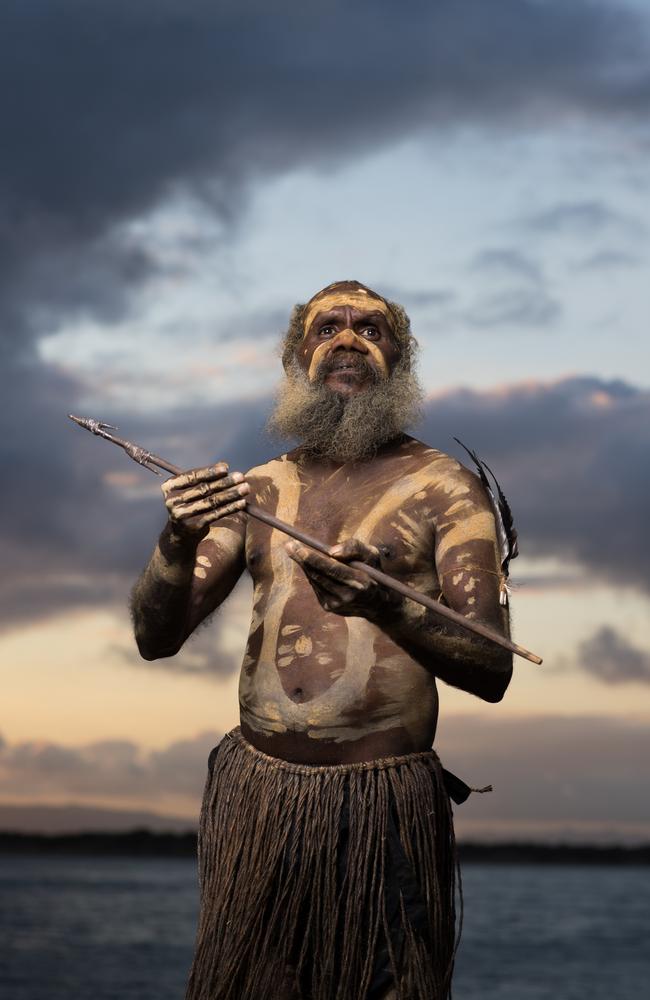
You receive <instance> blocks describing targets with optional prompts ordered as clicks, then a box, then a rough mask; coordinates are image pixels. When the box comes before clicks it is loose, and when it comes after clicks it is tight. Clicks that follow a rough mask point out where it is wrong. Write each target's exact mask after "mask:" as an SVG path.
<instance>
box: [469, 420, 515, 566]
mask: <svg viewBox="0 0 650 1000" xmlns="http://www.w3.org/2000/svg"><path fill="white" fill-rule="evenodd" d="M454 441H456V442H457V443H458V444H459V445H460V446H461V448H463V449H464V451H466V452H467V454H468V455H469V457H470V458H471V459H472V461H473V462H474V465H475V466H476V471H477V472H478V475H479V477H480V480H481V482H482V483H483V486H484V487H485V489H486V490H487V494H488V496H489V498H490V502H491V504H492V508H493V510H494V516H495V519H496V522H497V534H498V536H499V542H500V544H501V568H502V570H503V572H504V574H505V575H506V576H507V575H508V568H509V565H510V560H511V559H515V558H516V556H518V555H519V546H518V543H517V529H516V528H515V525H514V519H513V516H512V509H511V507H510V504H509V503H508V501H507V499H506V496H505V494H504V492H503V490H502V489H501V486H500V485H499V482H498V480H497V478H496V476H495V475H494V473H493V472H492V469H491V468H490V467H489V465H487V464H486V463H485V462H483V461H482V460H481V459H480V458H479V457H478V455H477V454H476V452H475V451H472V449H471V448H468V447H467V445H466V444H463V442H462V441H460V440H459V438H457V437H455V438H454ZM486 471H487V472H489V474H490V475H491V477H492V479H493V481H494V486H495V487H496V496H495V492H494V489H493V487H492V485H491V483H490V480H489V479H488V477H487V475H486Z"/></svg>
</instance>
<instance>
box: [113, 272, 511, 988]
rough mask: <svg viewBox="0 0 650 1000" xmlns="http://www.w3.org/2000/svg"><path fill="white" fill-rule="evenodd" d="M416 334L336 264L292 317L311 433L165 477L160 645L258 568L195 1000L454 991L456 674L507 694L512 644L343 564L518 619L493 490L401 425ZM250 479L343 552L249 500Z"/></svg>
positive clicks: (481, 612) (204, 879)
mask: <svg viewBox="0 0 650 1000" xmlns="http://www.w3.org/2000/svg"><path fill="white" fill-rule="evenodd" d="M413 349H414V341H413V338H412V336H411V334H410V329H409V321H408V317H407V316H406V314H405V313H404V311H403V309H402V308H401V307H400V306H398V305H397V304H395V303H392V302H389V301H387V300H386V299H384V298H382V296H380V295H378V294H377V293H376V292H373V291H372V290H370V289H369V288H366V287H364V286H363V285H361V284H359V283H358V282H352V281H349V282H337V283H336V284H334V285H329V286H328V287H327V288H325V289H323V290H322V291H320V292H318V293H317V294H316V295H315V296H314V297H313V298H312V299H311V300H310V301H309V302H308V303H307V305H305V306H297V307H296V308H295V309H294V312H293V314H292V318H291V324H290V327H289V330H288V332H287V334H286V337H285V341H284V352H283V363H284V367H285V372H286V378H285V381H284V383H283V386H282V388H281V391H280V394H279V398H278V401H277V405H276V409H275V413H274V415H273V417H272V420H271V424H272V426H273V427H274V428H275V430H277V431H279V432H280V433H282V434H283V435H291V436H294V437H296V438H298V440H299V441H300V444H299V446H298V447H297V448H295V449H294V450H293V451H291V452H289V453H288V454H286V455H282V456H280V457H279V458H276V459H273V460H272V461H270V462H268V463H267V464H266V465H263V466H261V467H259V468H256V469H252V470H251V471H250V472H249V473H247V474H246V476H244V475H242V474H241V473H230V474H229V472H228V468H227V466H226V465H225V464H223V463H219V464H217V465H215V466H211V467H208V468H203V469H195V470H192V471H190V472H188V473H186V474H184V475H181V476H177V477H175V478H173V479H170V480H168V481H167V482H166V483H165V484H164V485H163V493H164V495H165V502H166V505H167V510H168V513H169V520H168V523H167V525H166V527H165V529H164V531H163V533H162V535H161V537H160V540H159V542H158V546H157V548H156V550H155V552H154V554H153V556H152V559H151V562H150V563H149V565H148V567H147V569H146V570H145V572H144V574H143V576H142V577H141V579H140V580H139V581H138V583H137V584H136V587H135V590H134V596H133V613H134V621H135V631H136V637H137V641H138V646H139V649H140V651H141V653H142V655H143V656H144V657H145V658H147V659H154V658H156V657H161V656H171V655H174V654H175V653H176V652H177V651H178V650H179V649H180V647H181V646H182V644H183V642H184V641H185V639H186V638H187V637H188V636H189V635H190V634H191V632H192V631H193V630H194V629H195V628H196V626H197V625H198V624H199V623H200V622H201V621H202V620H203V619H204V618H205V617H206V616H207V615H209V614H210V613H211V612H212V611H214V609H215V608H216V607H218V606H219V605H220V604H221V602H222V601H223V600H224V599H225V598H226V597H227V596H228V594H229V593H230V591H231V590H232V588H233V587H234V585H235V583H236V582H237V580H238V579H239V577H240V575H241V574H242V572H243V571H244V569H245V568H248V570H249V572H250V573H251V576H252V578H253V581H254V585H255V591H254V606H253V616H252V621H251V627H250V634H249V638H248V645H247V649H246V654H245V657H244V662H243V666H242V672H241V681H240V708H241V728H238V729H237V730H234V731H233V733H231V734H228V735H227V736H226V737H225V738H224V740H223V741H222V743H220V744H219V746H218V747H216V748H215V750H213V752H212V754H211V755H210V761H209V774H208V780H207V784H206V789H205V796H204V802H203V808H202V814H201V824H200V834H199V874H200V883H201V914H200V919H199V929H198V937H197V946H196V954H195V958H194V964H193V968H192V973H191V976H190V985H189V988H188V993H187V998H188V1000H222V998H223V1000H225V998H229V1000H230V998H231V1000H271V998H283V1000H284V998H287V1000H288V998H297V997H302V998H307V997H309V998H313V1000H363V998H366V1000H379V998H380V997H383V998H388V997H394V998H399V1000H407V998H408V1000H432V998H433V1000H443V998H446V997H447V996H448V995H449V987H450V979H451V970H452V964H453V952H454V938H455V930H454V864H455V853H454V841H453V829H452V822H451V810H450V806H449V796H448V794H447V790H446V787H445V780H444V775H443V772H442V770H441V767H440V763H439V761H438V758H437V756H436V754H435V753H434V751H433V750H432V749H431V746H432V743H433V739H434V736H435V731H436V722H437V714H438V696H437V691H436V679H437V678H440V679H442V680H444V681H446V682H447V683H449V684H452V685H454V686H455V687H459V688H462V689H463V690H465V691H468V692H470V693H472V694H474V695H478V696H479V697H480V698H483V699H485V700H487V701H492V702H496V701H499V700H500V699H501V698H502V696H503V694H504V691H505V689H506V687H507V686H508V683H509V681H510V676H511V672H512V661H511V656H510V654H509V653H506V652H505V651H504V650H502V649H501V648H499V647H497V646H494V645H492V644H490V643H488V642H486V641H485V640H482V639H481V638H480V637H478V636H475V635H473V634H470V633H469V632H467V631H465V630H463V629H460V628H456V627H454V626H451V625H450V624H447V623H445V622H444V620H443V619H441V618H440V617H439V616H436V615H435V614H433V613H431V612H430V611H428V610H426V609H425V608H423V607H422V606H421V605H419V604H415V603H414V602H412V601H410V600H409V599H404V598H401V597H399V596H397V595H395V594H394V592H392V591H390V592H389V591H388V590H387V589H385V588H383V587H382V586H380V585H377V584H376V583H374V582H373V581H372V580H370V579H369V578H368V577H367V576H366V575H365V574H364V573H363V572H361V571H359V570H357V569H354V568H352V567H351V566H349V565H347V564H348V563H349V562H350V561H352V560H362V561H365V562H368V563H371V564H374V565H381V567H382V568H383V569H384V570H386V571H387V572H388V573H390V574H392V575H393V576H396V577H398V578H400V579H402V580H404V581H406V582H408V583H409V584H412V585H413V586H414V587H416V588H417V589H418V590H421V591H425V592H426V593H428V594H430V595H433V596H434V597H436V598H438V599H439V600H440V601H442V602H445V603H446V604H448V605H449V606H451V607H452V608H455V609H456V610H457V611H459V612H461V613H463V614H464V615H465V616H466V617H468V618H476V619H478V620H480V621H483V622H485V623H487V624H488V625H490V626H491V627H492V628H496V629H498V630H500V631H501V632H502V633H504V634H505V633H506V632H507V628H508V623H507V613H506V611H505V609H504V608H503V607H502V606H501V604H500V600H499V593H500V587H501V585H502V583H503V580H502V575H501V564H500V559H499V554H498V544H497V538H496V533H495V519H494V514H493V511H492V507H491V505H490V502H489V499H488V497H487V494H486V493H485V491H484V489H483V487H482V486H481V483H480V481H479V479H478V478H477V477H476V476H475V475H474V474H473V473H470V472H468V471H467V470H466V469H464V468H463V467H462V466H461V465H460V464H459V463H458V462H456V461H455V460H454V459H452V458H449V457H448V456H446V455H444V454H442V453H441V452H439V451H436V450H434V449H432V448H430V447H428V446H427V445H425V444H423V443H422V442H420V441H417V440H415V439H414V438H412V437H410V436H408V435H406V434H405V433H404V428H405V426H407V425H408V424H409V422H411V421H412V419H413V418H414V417H415V415H416V412H417V408H418V406H419V403H420V400H421V391H420V389H419V386H418V383H417V381H416V379H415V377H414V375H413V373H412V356H413ZM247 498H250V499H251V500H253V499H254V501H255V503H256V504H257V505H258V506H261V507H262V508H264V509H265V510H267V511H269V512H270V513H273V514H276V515H277V516H278V517H280V518H281V519H282V520H284V521H288V522H290V523H292V524H294V525H296V526H297V527H299V528H301V529H303V530H304V531H306V532H311V533H312V534H313V535H315V536H317V537H319V538H320V539H322V540H323V541H325V542H326V543H328V544H329V545H330V546H331V549H330V552H331V557H329V556H325V555H322V554H320V553H318V552H316V551H314V550H312V549H310V548H309V547H307V546H305V545H302V544H300V543H297V542H295V541H287V538H286V536H285V535H283V534H281V533H280V532H279V531H277V530H273V529H271V528H270V527H269V526H267V525H266V524H263V523H261V522H258V521H255V520H253V519H247V518H246V515H245V513H244V511H245V506H246V502H247ZM456 780H458V779H456Z"/></svg>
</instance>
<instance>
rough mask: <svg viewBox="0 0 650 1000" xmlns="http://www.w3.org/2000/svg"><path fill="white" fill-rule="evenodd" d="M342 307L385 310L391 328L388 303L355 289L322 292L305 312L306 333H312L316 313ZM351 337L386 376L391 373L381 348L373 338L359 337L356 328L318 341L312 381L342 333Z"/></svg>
mask: <svg viewBox="0 0 650 1000" xmlns="http://www.w3.org/2000/svg"><path fill="white" fill-rule="evenodd" d="M339 306H352V308H354V309H360V310H364V311H370V310H372V311H374V312H380V313H382V314H383V315H384V316H385V317H386V319H387V320H388V324H389V326H390V327H391V329H392V323H391V316H390V310H389V309H388V306H387V305H386V303H385V302H382V300H381V299H377V298H375V296H374V295H369V294H368V292H365V291H362V290H360V291H352V292H331V293H330V294H328V295H323V296H322V297H321V298H318V299H315V300H314V301H313V302H312V303H311V304H310V305H309V307H308V309H307V313H306V315H305V321H304V327H305V336H307V333H308V332H309V329H310V328H311V325H312V323H313V322H314V319H315V318H316V316H318V315H319V314H320V313H327V312H330V311H331V310H332V309H335V308H337V307H339ZM344 335H345V336H347V337H349V336H350V335H352V337H353V338H354V339H355V340H358V341H360V342H361V344H363V348H364V349H365V350H366V351H367V352H368V353H369V354H370V355H371V356H372V358H373V360H374V362H375V365H376V367H377V368H378V369H379V371H380V372H381V373H382V374H383V375H384V376H386V375H388V363H387V361H386V358H385V357H384V355H383V353H382V351H381V350H380V349H379V347H378V346H377V345H376V344H374V343H373V342H372V341H371V340H366V339H365V338H364V337H359V335H358V334H357V333H355V332H354V330H342V331H341V332H340V333H338V334H337V335H336V336H335V337H332V338H331V339H330V340H326V341H324V342H323V343H322V344H319V345H318V347H317V348H316V350H315V351H314V353H313V355H312V358H311V362H310V365H309V372H308V378H309V381H310V382H313V381H314V379H315V377H316V371H317V369H318V366H319V364H320V362H321V361H322V359H323V358H324V357H325V355H327V354H328V353H329V352H330V351H331V350H332V349H333V348H334V347H336V346H337V343H338V341H339V338H340V337H342V336H344Z"/></svg>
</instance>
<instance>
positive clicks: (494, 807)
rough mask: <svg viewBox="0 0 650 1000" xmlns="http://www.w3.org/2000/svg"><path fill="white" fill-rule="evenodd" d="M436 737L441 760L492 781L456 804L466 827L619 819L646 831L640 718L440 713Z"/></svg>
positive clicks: (600, 824) (648, 802) (649, 743)
mask: <svg viewBox="0 0 650 1000" xmlns="http://www.w3.org/2000/svg"><path fill="white" fill-rule="evenodd" d="M506 697H507V695H506ZM436 742H437V747H438V752H439V754H440V756H441V759H442V761H443V764H444V765H445V767H447V768H449V769H450V770H451V771H453V772H454V773H457V774H458V775H459V776H460V777H462V778H463V779H464V780H465V781H467V782H468V783H469V784H470V785H472V786H478V787H482V786H483V785H486V784H488V783H492V784H493V786H494V791H493V792H492V793H491V794H486V795H475V796H472V797H471V798H470V800H469V801H468V802H467V803H466V804H465V805H464V806H463V807H462V808H459V809H458V810H457V819H458V820H459V821H460V823H461V824H465V823H466V824H467V825H468V828H469V827H471V826H472V825H473V824H478V825H479V828H480V826H481V825H484V826H485V827H488V826H489V825H490V824H491V823H497V824H499V826H500V827H501V828H502V829H503V827H505V828H506V830H507V828H508V827H509V826H512V827H513V828H517V827H518V826H521V828H522V829H524V830H529V831H530V830H531V828H532V829H533V830H535V829H538V830H541V829H545V828H546V829H548V830H549V831H552V830H553V829H557V828H558V827H564V828H570V827H571V826H575V827H576V828H581V829H582V830H583V831H585V832H589V831H590V830H591V831H593V832H594V833H595V832H597V831H602V830H606V829H608V828H610V829H614V830H615V828H616V827H617V826H621V827H628V828H636V829H637V830H643V831H645V838H646V839H647V837H648V834H650V794H649V793H650V786H649V784H648V774H647V767H646V763H645V762H646V761H647V760H648V755H649V754H650V728H649V727H648V725H647V723H646V722H635V721H627V720H619V719H613V718H603V717H589V716H561V715H548V716H521V717H519V718H508V717H504V716H501V715H499V713H498V712H495V713H493V714H488V715H481V716H478V715H477V716H474V715H466V716H465V715H463V716H447V717H444V715H443V717H442V720H441V723H440V729H439V734H438V737H437V741H436ZM462 828H463V827H462V825H461V829H462Z"/></svg>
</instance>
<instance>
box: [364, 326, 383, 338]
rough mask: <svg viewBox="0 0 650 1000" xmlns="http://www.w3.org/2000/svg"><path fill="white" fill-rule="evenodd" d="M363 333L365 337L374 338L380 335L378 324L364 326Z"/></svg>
mask: <svg viewBox="0 0 650 1000" xmlns="http://www.w3.org/2000/svg"><path fill="white" fill-rule="evenodd" d="M361 333H362V334H363V336H364V337H370V338H374V337H378V336H379V330H378V329H377V327H376V326H364V328H363V330H362V331H361Z"/></svg>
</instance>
